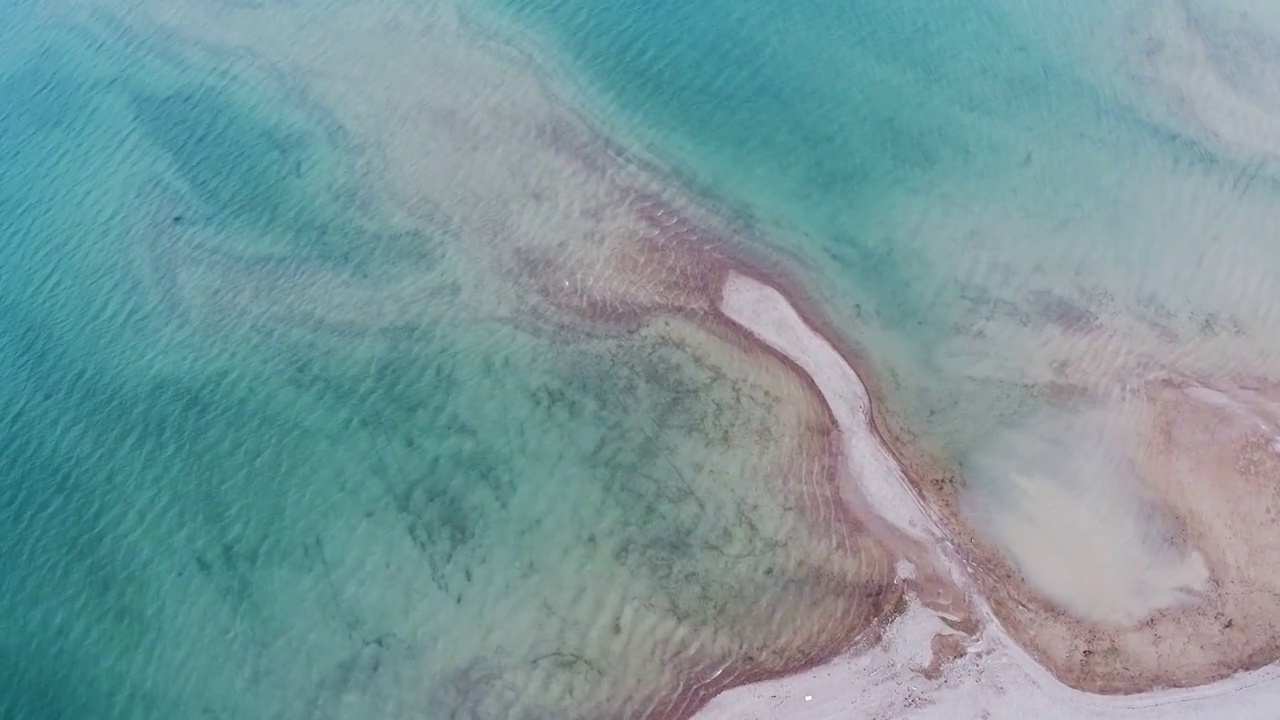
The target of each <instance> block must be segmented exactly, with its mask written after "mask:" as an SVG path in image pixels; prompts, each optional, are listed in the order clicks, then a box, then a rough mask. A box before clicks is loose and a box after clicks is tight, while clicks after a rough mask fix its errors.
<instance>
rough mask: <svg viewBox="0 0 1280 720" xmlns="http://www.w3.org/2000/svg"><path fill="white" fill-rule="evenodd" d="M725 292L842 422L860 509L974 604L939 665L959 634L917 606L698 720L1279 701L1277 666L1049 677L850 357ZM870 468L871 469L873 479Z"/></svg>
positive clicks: (737, 285) (1171, 710)
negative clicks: (1156, 676)
mask: <svg viewBox="0 0 1280 720" xmlns="http://www.w3.org/2000/svg"><path fill="white" fill-rule="evenodd" d="M722 292H723V295H722V300H721V303H720V310H721V312H722V313H723V315H724V316H725V317H726V318H728V319H730V320H731V321H733V322H734V323H736V324H738V325H739V326H740V327H741V328H742V329H743V330H744V331H746V332H748V333H750V334H751V335H752V336H753V337H754V338H756V339H757V340H758V341H759V342H762V343H764V344H766V345H768V346H769V347H771V348H773V349H774V350H775V351H776V352H778V353H781V354H783V355H784V356H786V357H788V358H790V359H791V360H792V361H793V362H794V363H795V366H796V367H797V368H798V369H800V370H801V371H803V372H805V373H806V374H808V375H809V377H810V378H811V380H812V381H813V383H814V385H815V386H816V388H817V389H818V391H819V392H820V393H821V395H822V397H823V398H824V399H825V400H826V401H827V402H828V404H829V407H831V411H832V413H833V415H834V416H835V417H836V418H837V423H838V424H839V425H840V427H841V430H842V436H843V437H844V438H845V446H846V447H847V448H849V449H850V450H852V452H850V454H849V458H848V461H849V464H850V475H851V476H852V477H853V480H854V482H855V483H856V484H855V487H854V488H853V489H854V490H855V491H857V492H858V493H859V494H860V495H861V497H862V498H864V499H866V500H867V501H868V502H867V505H866V509H871V510H873V511H874V512H877V513H880V516H881V517H882V518H883V519H884V520H885V521H886V522H887V523H888V524H890V525H892V526H893V527H894V528H896V529H897V530H899V531H902V532H903V533H904V534H906V535H908V536H910V537H912V538H913V539H917V540H925V539H931V540H933V541H934V542H935V544H936V548H935V557H934V558H932V560H934V561H936V562H937V563H938V564H939V565H941V566H943V567H945V568H946V569H947V570H948V571H949V572H948V575H949V576H950V578H952V579H953V580H954V581H956V582H957V584H958V585H959V586H960V587H959V588H958V590H959V591H960V592H962V593H963V594H964V595H965V597H966V598H967V599H968V600H969V601H971V602H973V603H974V604H975V605H976V606H977V611H978V612H977V617H976V618H975V619H976V620H977V622H978V625H977V627H976V628H975V632H974V633H973V634H972V636H971V638H970V641H969V642H968V643H966V647H964V649H963V650H962V652H960V653H959V654H957V655H956V656H954V657H947V658H943V657H938V656H937V655H936V652H935V650H936V647H937V646H936V641H937V638H939V637H945V636H946V634H947V631H948V629H949V628H951V627H954V626H952V625H950V624H949V622H948V621H949V620H952V618H948V617H944V616H941V615H940V614H939V613H938V612H937V611H936V610H932V609H930V608H929V607H927V606H926V605H923V604H921V603H920V602H919V601H918V600H917V599H913V600H912V601H911V602H910V604H909V608H908V610H907V612H905V613H903V614H902V615H900V616H899V617H897V618H895V619H893V620H892V621H891V622H890V624H889V626H888V628H887V629H886V630H885V639H884V642H882V643H881V644H880V645H879V646H878V647H876V648H874V649H871V650H869V651H865V652H863V653H859V652H858V651H853V652H848V653H845V654H844V655H842V656H841V657H840V658H838V659H836V660H834V661H832V662H831V663H828V664H827V665H824V666H821V667H819V668H816V669H814V670H811V671H808V672H805V673H801V674H798V675H795V676H792V677H789V678H783V679H780V680H775V681H770V682H767V683H762V684H759V685H755V686H746V687H741V688H737V689H734V690H731V691H729V692H726V693H724V694H722V695H720V696H718V697H717V698H716V699H715V700H713V701H712V702H711V703H710V704H709V705H708V706H707V707H706V708H705V709H704V710H703V711H702V712H700V713H699V714H697V715H696V716H695V717H696V718H699V719H700V720H721V719H723V720H729V719H730V718H741V717H747V716H753V715H751V714H752V713H757V712H760V711H762V710H763V709H764V708H765V707H766V706H767V707H768V708H769V710H768V714H767V715H766V716H767V717H779V718H781V717H786V718H788V719H791V718H826V717H833V716H834V714H835V713H837V712H847V711H848V710H850V709H857V710H860V711H861V710H866V711H869V712H882V713H888V712H892V713H893V714H892V717H912V718H935V717H936V718H943V717H947V718H954V717H964V716H969V715H972V714H974V713H978V712H982V713H987V715H984V717H991V718H997V717H1009V718H1015V717H1018V718H1021V717H1027V716H1029V714H1030V713H1035V714H1036V715H1038V716H1042V717H1047V718H1077V717H1078V718H1117V719H1128V718H1157V717H1158V718H1184V717H1185V718H1193V717H1203V716H1204V715H1205V714H1206V713H1222V712H1228V713H1231V717H1233V718H1241V719H1242V720H1243V719H1246V718H1260V719H1261V718H1265V717H1270V716H1271V715H1270V714H1268V712H1269V711H1268V710H1267V708H1269V707H1274V706H1275V705H1274V703H1280V668H1277V667H1275V666H1270V667H1264V668H1262V669H1259V670H1254V671H1249V672H1241V673H1238V674H1235V675H1233V676H1231V677H1229V678H1227V679H1224V680H1219V681H1217V682H1213V683H1210V684H1206V685H1201V686H1198V687H1191V688H1181V689H1175V690H1157V691H1149V692H1139V693H1134V694H1129V695H1119V696H1108V695H1098V694H1094V693H1089V692H1086V691H1082V690H1076V689H1072V688H1070V687H1068V686H1066V685H1064V684H1062V683H1061V682H1060V681H1058V680H1057V679H1055V678H1054V677H1053V676H1052V675H1051V674H1050V673H1049V672H1048V671H1047V670H1046V669H1045V668H1043V667H1042V666H1041V665H1040V664H1039V663H1038V662H1036V661H1035V660H1033V659H1032V658H1031V656H1030V655H1029V654H1028V653H1027V652H1026V651H1025V650H1023V649H1022V647H1021V646H1020V645H1019V644H1018V643H1017V642H1016V641H1015V640H1014V639H1013V638H1012V637H1011V636H1010V635H1009V634H1008V632H1007V631H1006V630H1005V629H1004V627H1003V626H1002V625H1001V623H1000V622H999V621H998V620H997V619H996V617H995V615H994V613H993V612H992V611H991V609H990V608H989V606H988V605H987V604H986V602H985V600H983V599H982V598H981V597H980V595H979V594H978V591H977V588H976V587H975V586H974V582H973V581H972V579H971V578H969V577H968V574H969V573H970V572H972V570H971V569H966V568H964V567H962V565H963V564H964V563H965V561H964V560H963V559H962V558H960V557H957V556H956V555H954V554H952V553H953V552H954V551H955V550H956V546H955V545H954V544H953V543H951V542H950V541H949V540H948V537H947V536H948V533H947V532H946V531H945V530H944V529H943V528H942V527H941V525H940V524H939V522H938V520H937V519H936V518H935V517H932V516H931V513H929V511H928V510H927V509H926V507H925V505H924V504H923V502H922V501H920V500H919V498H918V497H917V496H916V494H915V492H914V490H913V489H912V488H910V487H909V486H908V485H907V482H908V481H907V480H906V476H905V475H904V474H903V470H902V468H901V466H898V465H897V460H896V459H893V458H894V455H893V453H892V452H891V451H890V449H889V448H888V447H887V446H886V444H885V442H886V441H885V440H884V438H883V437H882V436H881V435H880V434H879V432H878V431H877V430H876V428H875V424H874V421H873V418H872V415H871V408H870V404H871V400H870V397H869V395H868V393H867V389H866V387H865V385H863V382H862V379H861V377H860V376H859V375H858V373H857V372H856V371H854V370H853V368H852V366H851V364H850V363H849V362H848V360H846V359H845V358H844V357H842V355H841V354H840V353H839V352H838V351H837V350H836V349H835V348H834V347H833V346H832V344H830V343H829V342H828V341H827V340H826V338H824V337H823V336H822V335H821V334H820V333H819V332H818V331H815V330H814V329H813V328H812V327H811V326H810V324H809V322H808V321H807V320H806V318H805V317H804V316H803V315H802V314H801V312H800V311H799V310H797V309H796V307H795V306H793V305H792V303H791V302H790V301H789V300H788V299H787V298H786V297H785V296H784V295H783V294H782V292H781V291H779V290H778V289H777V288H775V287H773V286H771V285H768V284H766V283H763V282H761V281H759V280H756V279H754V278H752V277H750V276H747V275H742V274H738V273H733V272H730V273H729V274H728V276H727V277H726V279H725V281H724V283H723V290H722ZM886 463H893V465H891V466H887V465H886ZM877 465H878V467H877ZM869 466H870V467H871V468H873V469H874V470H878V472H875V471H872V472H868V469H869ZM859 480H860V481H861V482H858V481H859ZM943 548H945V550H942V551H940V552H939V551H938V550H941V549H943ZM948 551H951V552H948ZM904 689H905V692H904ZM778 698H782V700H781V701H778ZM784 705H785V706H786V709H785V710H783V709H782V707H783V706H784ZM974 716H976V715H974ZM877 717H880V716H879V715H877ZM884 717H888V715H884Z"/></svg>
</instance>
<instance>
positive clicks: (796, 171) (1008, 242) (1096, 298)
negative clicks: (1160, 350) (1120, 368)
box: [497, 0, 1276, 455]
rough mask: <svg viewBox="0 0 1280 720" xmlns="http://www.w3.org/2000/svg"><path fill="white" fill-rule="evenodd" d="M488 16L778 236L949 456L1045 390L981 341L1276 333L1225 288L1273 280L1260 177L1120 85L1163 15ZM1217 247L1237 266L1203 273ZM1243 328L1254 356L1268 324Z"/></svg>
mask: <svg viewBox="0 0 1280 720" xmlns="http://www.w3.org/2000/svg"><path fill="white" fill-rule="evenodd" d="M497 5H499V6H500V7H501V12H502V13H503V14H506V15H509V16H512V17H516V18H519V22H521V23H524V24H527V25H528V26H529V27H532V28H535V29H536V32H537V33H539V34H540V35H541V37H543V38H545V39H546V42H548V43H549V45H550V47H552V48H554V49H555V51H556V52H557V53H558V55H559V57H560V58H561V61H562V62H563V63H565V64H566V65H568V66H570V67H572V68H573V77H574V78H575V79H576V81H577V82H579V83H580V84H581V86H582V87H583V89H584V92H585V93H587V94H588V95H589V96H590V97H592V98H593V100H594V102H595V105H596V106H597V107H598V108H602V110H600V112H601V113H602V114H603V115H605V116H606V117H609V118H613V122H616V123H618V124H619V125H623V126H625V127H626V131H627V133H628V135H629V136H630V137H631V138H632V143H633V144H634V145H635V146H637V147H641V148H645V149H646V150H647V151H648V152H650V153H651V154H653V155H655V156H657V157H658V158H659V159H660V161H661V162H663V163H665V164H668V165H670V166H671V167H673V168H674V169H675V170H676V171H677V172H679V173H680V174H681V175H682V176H683V177H684V178H685V179H686V182H688V183H690V184H691V185H692V186H694V187H697V188H699V189H700V190H701V191H702V192H704V193H706V194H707V195H709V196H711V197H714V198H716V199H717V200H719V201H720V202H723V203H725V204H727V205H729V206H730V207H734V208H737V209H738V210H739V211H741V212H744V213H746V214H749V215H750V216H751V217H753V218H754V219H755V220H756V221H757V222H758V223H760V225H761V226H762V227H765V228H768V229H769V230H770V231H772V232H771V234H768V235H767V237H768V238H769V239H768V240H767V242H770V243H772V244H774V245H775V246H777V247H779V248H780V249H782V250H783V251H785V252H786V253H788V254H789V255H790V256H792V257H794V258H797V259H798V262H799V263H800V264H801V266H802V267H803V268H804V272H805V276H806V279H807V281H808V283H809V287H810V289H811V290H812V291H813V292H815V293H816V294H818V295H819V296H822V297H823V298H824V299H825V301H826V306H827V309H828V311H829V312H831V313H833V314H834V315H836V316H838V317H840V318H841V319H842V322H843V323H844V324H845V325H846V326H847V327H856V328H857V339H858V341H859V342H861V343H862V344H863V345H864V346H865V348H866V350H867V352H868V353H869V354H870V355H872V356H873V357H875V358H877V359H878V360H879V363H880V365H881V366H882V367H883V368H884V371H883V372H884V375H885V381H886V382H887V384H888V389H889V390H890V392H892V393H894V394H895V403H894V404H895V405H896V410H895V411H896V412H901V413H903V414H904V415H905V416H908V417H910V418H911V420H910V421H909V424H912V425H913V426H914V429H915V430H916V431H918V432H923V433H924V434H926V435H929V434H936V435H938V436H939V441H940V442H941V443H942V444H943V446H944V452H946V453H948V454H956V455H963V454H964V453H965V452H967V449H968V446H969V445H971V444H972V443H973V442H975V441H976V440H975V438H974V436H975V435H980V434H983V433H987V432H989V431H990V430H991V428H992V427H993V425H992V421H993V419H994V420H995V421H996V422H999V421H1002V420H1000V419H1001V418H1005V417H1007V416H1008V415H1010V414H1016V413H1019V412H1021V411H1022V410H1024V409H1025V404H1026V399H1027V396H1028V395H1029V394H1034V393H1029V392H1028V389H1027V387H1026V386H1027V384H1034V383H1036V382H1038V381H1039V380H1037V379H1031V378H1020V377H1017V376H1018V375H1019V371H1017V370H1014V369H1010V368H1008V367H1001V368H1000V369H996V370H986V369H978V368H977V366H979V365H983V364H984V363H987V362H988V361H989V360H990V357H991V356H992V355H1004V356H1005V357H1004V358H1003V359H1002V360H1001V361H999V363H1000V364H1002V365H1004V364H1007V365H1017V364H1019V363H1025V364H1027V365H1029V364H1031V363H1032V362H1034V360H1033V359H1032V358H1030V357H1026V356H1029V355H1034V354H1036V353H1037V352H1038V350H1039V348H1037V347H1026V346H1024V345H1022V344H1020V343H1021V342H1029V343H1032V344H1033V345H1034V344H1036V343H1041V342H1043V340H1042V339H1041V340H1025V339H1017V338H1014V337H1009V338H1008V339H1007V340H1004V341H1000V340H996V339H995V336H996V333H995V330H998V329H999V328H998V327H995V328H993V327H987V325H994V326H1000V325H1018V326H1028V327H1043V326H1045V325H1051V324H1053V323H1054V322H1055V320H1054V318H1055V317H1058V318H1061V317H1062V313H1063V312H1064V311H1067V310H1068V308H1074V309H1075V311H1079V312H1081V313H1082V314H1084V315H1089V314H1092V315H1094V316H1095V317H1097V316H1101V317H1106V316H1107V315H1108V314H1109V313H1116V314H1120V315H1124V316H1129V317H1132V316H1139V317H1141V318H1143V320H1142V321H1143V322H1148V323H1149V324H1152V325H1154V324H1156V323H1157V322H1162V321H1163V320H1157V318H1162V319H1165V320H1169V322H1171V323H1173V324H1175V325H1181V326H1182V327H1179V328H1178V329H1176V330H1173V329H1172V328H1165V330H1169V331H1172V332H1174V333H1175V334H1178V335H1180V336H1184V334H1185V335H1192V334H1194V333H1193V332H1191V331H1190V330H1189V329H1188V328H1190V327H1192V326H1194V325H1196V324H1197V322H1198V321H1197V320H1195V319H1194V318H1193V316H1196V315H1197V314H1199V316H1200V319H1201V320H1203V315H1204V314H1205V313H1210V314H1213V313H1218V314H1236V315H1240V314H1247V313H1250V312H1251V311H1254V310H1258V311H1260V312H1261V314H1265V313H1266V312H1269V310H1266V309H1264V308H1269V307H1270V305H1269V303H1262V304H1259V303H1258V302H1257V301H1256V298H1257V297H1259V296H1258V295H1254V296H1252V298H1253V299H1250V298H1247V297H1245V296H1244V293H1243V292H1242V289H1241V288H1240V287H1238V286H1236V285H1235V284H1234V283H1235V280H1232V279H1231V278H1232V277H1233V276H1237V275H1238V274H1239V273H1241V272H1244V273H1245V274H1249V275H1251V277H1250V280H1249V290H1250V292H1255V291H1257V292H1262V293H1263V294H1262V295H1261V296H1267V294H1266V293H1268V292H1271V291H1272V290H1274V289H1276V285H1275V282H1274V280H1273V279H1271V278H1270V277H1268V276H1265V275H1261V276H1257V277H1253V276H1252V273H1251V271H1250V270H1249V269H1246V268H1248V267H1249V266H1251V265H1252V263H1253V262H1254V261H1253V260H1250V259H1249V258H1257V257H1259V256H1266V257H1271V256H1272V253H1271V251H1270V245H1269V244H1268V243H1267V242H1266V240H1265V235H1266V231H1265V229H1264V228H1265V222H1266V221H1264V220H1262V219H1261V218H1262V217H1264V216H1266V217H1269V211H1268V210H1266V208H1267V207H1268V206H1269V198H1271V197H1272V196H1273V194H1274V191H1275V187H1274V184H1273V181H1271V180H1261V181H1255V182H1248V181H1247V179H1248V178H1249V177H1250V176H1251V175H1252V174H1253V173H1254V171H1255V170H1256V169H1258V168H1261V167H1262V166H1264V165H1267V162H1268V161H1266V160H1262V161H1261V164H1259V162H1260V161H1259V158H1258V157H1257V156H1256V155H1254V156H1252V157H1249V156H1247V155H1246V156H1241V155H1240V154H1237V153H1235V152H1232V151H1230V149H1228V148H1224V147H1223V146H1222V145H1221V144H1217V143H1215V140H1216V138H1215V137H1214V132H1213V131H1208V132H1206V131H1205V130H1204V129H1203V128H1196V127H1195V126H1188V125H1180V124H1178V123H1175V122H1170V121H1169V120H1170V118H1169V115H1170V112H1169V110H1168V107H1176V104H1177V101H1176V99H1172V96H1160V95H1151V96H1148V95H1145V94H1144V93H1143V91H1146V90H1148V89H1149V88H1147V87H1146V86H1145V85H1144V82H1145V81H1143V80H1140V79H1135V77H1137V76H1139V75H1140V71H1138V70H1137V69H1136V68H1135V64H1136V63H1135V58H1136V57H1139V56H1140V55H1141V51H1142V48H1143V47H1144V46H1143V44H1142V43H1143V42H1148V43H1151V44H1154V43H1156V42H1158V41H1157V40H1149V41H1144V39H1143V33H1144V32H1149V30H1148V29H1147V25H1148V24H1150V23H1152V20H1151V16H1153V15H1154V16H1158V15H1159V13H1160V12H1161V11H1169V10H1170V9H1171V8H1172V11H1173V13H1174V14H1176V13H1177V12H1181V10H1180V8H1181V7H1182V6H1181V5H1179V4H1169V3H1144V2H1126V3H1100V2H1048V3H1036V4H1034V6H1032V5H1029V4H1027V3H1021V2H1004V1H1002V0H989V1H985V2H944V3H901V2H874V1H873V2H856V3H852V2H814V3H802V4H799V3H763V2H750V3H741V2H729V1H726V2H704V3H683V2H660V3H639V2H635V3H631V2H611V3H603V4H602V3H578V2H550V3H544V2H520V1H519V0H512V1H509V2H500V3H497ZM1236 5H1238V6H1239V7H1236ZM1233 11H1239V12H1246V11H1252V12H1255V14H1256V13H1260V12H1262V10H1261V9H1260V8H1257V7H1254V5H1253V4H1251V3H1247V2H1246V3H1237V4H1235V5H1233V6H1232V8H1230V10H1227V9H1225V8H1224V12H1223V15H1228V16H1229V15H1230V12H1233ZM1193 12H1194V11H1193ZM1206 14H1207V13H1206ZM1246 22H1247V21H1246ZM1209 27H1210V28H1211V29H1210V30H1209V32H1210V35H1209V40H1210V42H1211V43H1212V44H1211V48H1212V50H1211V52H1220V53H1221V54H1222V56H1223V57H1227V58H1230V57H1232V53H1231V50H1230V48H1231V47H1233V46H1232V45H1231V43H1232V42H1235V41H1234V40H1232V38H1233V37H1238V35H1236V36H1232V35H1229V34H1227V33H1226V32H1225V31H1218V32H1222V37H1214V36H1213V35H1212V33H1213V32H1215V30H1213V29H1212V27H1213V26H1212V25H1211V24H1209ZM1265 67H1266V66H1265V65H1259V66H1257V67H1244V68H1243V69H1241V68H1236V72H1235V74H1234V75H1233V76H1232V79H1231V80H1230V82H1238V83H1240V84H1241V85H1242V86H1246V87H1247V86H1248V85H1247V84H1248V83H1255V84H1256V83H1257V82H1258V81H1257V79H1256V78H1257V77H1260V76H1262V75H1265V73H1266V72H1267V71H1266V70H1265V69H1261V68H1265ZM1212 71H1213V72H1220V70H1216V69H1215V70H1212ZM1188 72H1190V71H1188ZM1225 72H1231V71H1230V70H1227V71H1225ZM1263 104H1264V106H1266V107H1270V105H1266V104H1265V103H1263ZM1241 122H1242V123H1243V122H1245V121H1243V120H1241ZM1218 130H1224V128H1218ZM1232 130H1234V128H1225V131H1226V132H1224V133H1222V134H1224V135H1226V134H1229V133H1230V132H1231V131H1232ZM1267 167H1270V166H1269V165H1267ZM1261 176H1262V177H1263V178H1269V177H1271V173H1270V172H1268V171H1264V172H1262V175H1261ZM1254 178H1255V180H1257V176H1254ZM1233 213H1234V214H1235V216H1234V217H1232V214H1233ZM1227 218H1232V219H1231V220H1230V222H1226V223H1224V221H1226V220H1227ZM1223 236H1226V237H1227V238H1228V239H1227V240H1226V242H1227V243H1228V244H1230V245H1232V247H1231V248H1230V249H1229V250H1227V249H1224V250H1223V251H1222V252H1220V253H1215V254H1214V255H1212V256H1206V255H1205V250H1204V249H1205V239H1206V238H1207V237H1215V238H1222V237H1223ZM1262 287H1266V288H1268V290H1266V291H1262V290H1261V288H1262ZM1210 308H1213V309H1212V310H1210ZM1175 317H1176V318H1177V320H1176V321H1174V320H1171V318H1175ZM1243 322H1250V323H1254V324H1252V325H1251V328H1250V331H1251V332H1253V331H1256V332H1258V333H1259V334H1265V328H1266V327H1267V325H1268V323H1269V320H1266V319H1263V318H1254V319H1251V320H1249V321H1243ZM977 356H986V358H985V359H983V358H980V357H977ZM1029 374H1031V373H1029ZM962 385H963V387H960V386H962Z"/></svg>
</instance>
